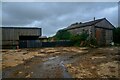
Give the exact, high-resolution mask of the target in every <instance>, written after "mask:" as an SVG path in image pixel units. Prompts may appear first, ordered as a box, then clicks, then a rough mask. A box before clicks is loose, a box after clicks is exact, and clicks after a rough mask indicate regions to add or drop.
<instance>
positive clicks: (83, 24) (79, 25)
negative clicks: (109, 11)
mask: <svg viewBox="0 0 120 80" xmlns="http://www.w3.org/2000/svg"><path fill="white" fill-rule="evenodd" d="M104 19H106V18H102V19H97V20H95V21H89V22H85V23H78V24H76V25H75V24H73V25H70V26H68V27H67V28H65V29H66V30H67V29H74V28H80V27H85V26H92V25H95V24H96V23H98V22H100V21H102V20H104Z"/></svg>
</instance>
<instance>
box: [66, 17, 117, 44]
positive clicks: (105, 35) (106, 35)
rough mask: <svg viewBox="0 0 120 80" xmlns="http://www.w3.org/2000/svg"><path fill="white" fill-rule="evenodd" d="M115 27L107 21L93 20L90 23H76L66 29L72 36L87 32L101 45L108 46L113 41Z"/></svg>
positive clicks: (103, 19) (104, 19)
mask: <svg viewBox="0 0 120 80" xmlns="http://www.w3.org/2000/svg"><path fill="white" fill-rule="evenodd" d="M114 28H115V27H114V26H113V25H112V24H111V23H110V22H109V21H108V20H107V19H106V18H102V19H95V18H94V19H93V20H92V21H88V22H84V23H82V22H80V23H74V24H71V25H70V26H68V27H67V28H65V29H64V30H67V31H69V32H71V33H72V34H81V33H82V32H86V33H88V34H89V36H92V37H94V38H95V39H96V40H97V43H98V44H99V45H108V44H110V43H111V42H112V41H113V29H114Z"/></svg>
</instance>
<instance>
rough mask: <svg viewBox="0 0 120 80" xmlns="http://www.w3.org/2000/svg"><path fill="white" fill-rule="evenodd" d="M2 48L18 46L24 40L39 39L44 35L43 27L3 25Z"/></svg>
mask: <svg viewBox="0 0 120 80" xmlns="http://www.w3.org/2000/svg"><path fill="white" fill-rule="evenodd" d="M0 29H1V30H2V48H13V47H14V48H16V47H17V46H19V45H20V41H23V40H38V39H39V37H40V36H41V35H42V32H41V28H35V27H31V28H28V27H1V28H0Z"/></svg>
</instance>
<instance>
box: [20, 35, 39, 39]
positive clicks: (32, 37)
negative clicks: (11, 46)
mask: <svg viewBox="0 0 120 80" xmlns="http://www.w3.org/2000/svg"><path fill="white" fill-rule="evenodd" d="M38 38H39V36H19V40H38Z"/></svg>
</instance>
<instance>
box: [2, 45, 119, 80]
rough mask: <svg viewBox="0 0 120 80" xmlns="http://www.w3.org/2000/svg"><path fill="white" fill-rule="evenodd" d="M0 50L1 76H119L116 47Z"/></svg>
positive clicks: (117, 49)
mask: <svg viewBox="0 0 120 80" xmlns="http://www.w3.org/2000/svg"><path fill="white" fill-rule="evenodd" d="M2 53H3V78H86V77H87V78H98V77H100V78H101V77H120V76H119V75H120V74H119V73H118V72H120V69H119V66H118V65H119V64H120V63H119V61H118V57H119V53H120V48H119V47H109V48H108V47H106V48H95V49H91V48H79V47H56V48H43V49H22V50H3V51H2ZM11 55H12V56H11Z"/></svg>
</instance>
